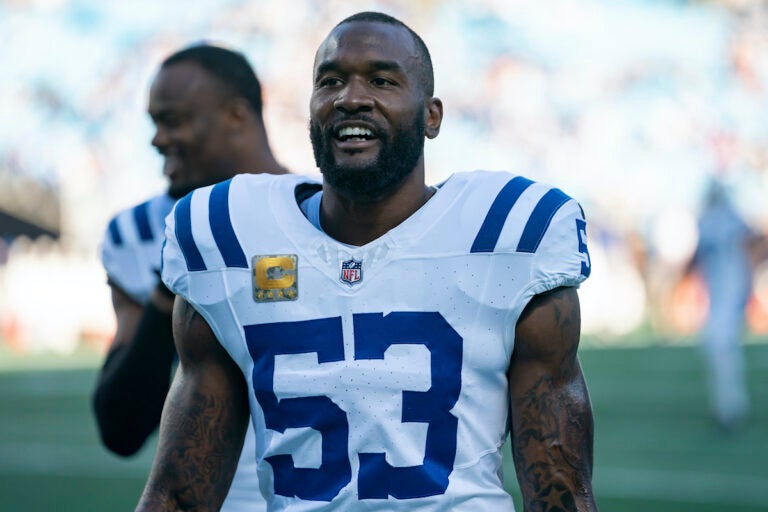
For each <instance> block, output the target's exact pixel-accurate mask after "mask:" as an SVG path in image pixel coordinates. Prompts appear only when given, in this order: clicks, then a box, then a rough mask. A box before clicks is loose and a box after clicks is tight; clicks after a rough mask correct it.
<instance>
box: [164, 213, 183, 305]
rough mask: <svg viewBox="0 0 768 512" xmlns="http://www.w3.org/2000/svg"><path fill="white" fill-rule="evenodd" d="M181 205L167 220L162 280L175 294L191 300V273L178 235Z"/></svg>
mask: <svg viewBox="0 0 768 512" xmlns="http://www.w3.org/2000/svg"><path fill="white" fill-rule="evenodd" d="M179 203H181V201H179ZM179 203H177V204H176V206H174V208H173V210H171V213H169V214H168V216H167V217H166V218H165V243H164V244H163V249H162V267H161V279H162V281H163V284H165V286H167V287H168V289H169V290H171V291H172V292H173V293H174V294H176V295H180V296H181V297H182V298H184V299H186V300H189V273H188V269H187V264H186V260H185V258H184V253H183V252H182V250H181V246H180V243H179V238H178V236H177V233H176V224H177V209H179ZM182 208H183V204H182Z"/></svg>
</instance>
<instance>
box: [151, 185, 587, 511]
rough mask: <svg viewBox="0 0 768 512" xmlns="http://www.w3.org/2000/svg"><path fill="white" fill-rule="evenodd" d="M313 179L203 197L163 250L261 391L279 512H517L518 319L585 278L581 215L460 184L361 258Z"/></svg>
mask: <svg viewBox="0 0 768 512" xmlns="http://www.w3.org/2000/svg"><path fill="white" fill-rule="evenodd" d="M307 181H309V178H301V177H298V176H270V175H240V176H237V177H235V178H233V179H232V180H230V181H226V182H222V183H219V184H217V185H215V186H213V187H207V188H203V189H199V190H197V191H195V192H194V193H193V194H190V195H188V196H186V197H185V198H183V199H182V200H180V201H179V202H178V204H177V205H176V208H175V210H174V212H173V213H172V214H171V215H169V216H168V218H167V226H166V236H167V238H168V241H167V243H166V246H165V249H164V251H163V280H164V282H165V283H166V285H167V286H168V287H169V288H170V289H171V290H173V291H174V292H175V293H177V294H179V295H181V296H182V297H184V298H185V299H186V300H187V301H188V302H190V303H191V304H192V305H193V306H194V308H195V309H196V310H197V311H198V312H199V313H200V314H201V315H202V316H203V317H204V318H205V320H206V321H207V322H208V324H209V325H210V326H211V328H212V329H213V331H214V333H215V334H216V336H217V337H218V339H219V340H220V342H221V343H222V345H223V346H224V347H225V348H226V350H227V351H228V353H229V354H230V355H231V356H232V358H233V359H234V360H235V361H236V362H237V364H238V365H239V366H240V368H241V369H242V371H243V374H244V375H245V378H246V380H247V382H248V386H249V393H250V402H251V411H252V423H253V424H254V425H255V428H256V454H257V461H258V472H259V479H260V482H261V490H262V493H263V494H264V496H265V497H266V499H267V502H268V503H269V510H291V511H310V510H311V511H315V510H333V511H351V510H369V511H372V510H381V511H384V510H403V511H405V510H407V511H415V510H430V511H432V510H435V511H444V510H452V511H467V512H476V511H478V510H494V511H495V510H512V508H513V504H512V500H511V498H510V496H509V495H508V494H507V493H506V492H505V491H504V488H503V475H502V453H501V447H502V445H503V443H504V440H505V438H506V436H507V434H508V426H507V411H508V403H509V397H508V389H507V375H506V373H507V368H508V366H509V361H510V356H511V354H512V350H513V348H514V333H515V324H516V322H517V319H518V317H519V316H520V313H521V312H522V310H523V308H524V307H525V305H526V304H527V303H528V301H529V300H530V299H531V297H533V296H534V295H535V294H538V293H541V292H545V291H547V290H551V289H553V288H556V287H559V286H578V285H579V283H581V282H582V281H583V280H584V279H585V278H586V277H587V276H588V274H589V271H590V263H589V256H588V253H587V247H586V239H585V237H586V233H585V226H586V225H585V221H584V216H583V213H582V211H581V208H580V206H579V205H578V203H577V202H576V201H574V200H573V199H571V198H570V197H568V196H567V195H565V194H564V193H563V192H561V191H560V190H558V189H555V188H552V187H550V186H548V185H544V184H541V183H535V182H532V181H530V180H527V179H525V178H523V177H521V176H514V175H511V174H508V173H503V172H484V171H476V172H471V173H460V174H455V175H453V176H452V177H451V178H450V179H448V180H447V181H446V182H445V183H443V184H442V185H441V186H440V188H439V190H438V191H437V193H436V194H435V195H434V196H433V197H432V198H431V199H430V200H429V201H428V202H427V203H426V204H425V205H424V206H422V207H421V208H420V209H419V210H418V211H417V212H415V213H414V214H413V215H411V217H409V218H408V219H406V220H405V221H404V222H403V223H402V224H400V225H399V226H397V227H396V228H394V229H392V230H391V231H389V232H388V233H386V234H385V235H383V236H382V237H380V238H379V239H377V240H374V241H372V242H370V243H368V244H366V245H365V246H362V247H351V246H348V245H345V244H342V243H339V242H337V241H335V240H334V239H332V238H330V237H329V236H327V235H326V234H324V233H323V232H322V231H320V230H319V229H316V228H315V227H314V226H313V225H312V224H311V223H310V222H309V221H308V220H307V219H306V218H305V217H304V215H303V213H302V211H301V210H300V207H299V206H298V205H297V203H296V199H295V188H296V186H297V185H298V184H300V183H304V182H307ZM253 198H259V201H254V199H253Z"/></svg>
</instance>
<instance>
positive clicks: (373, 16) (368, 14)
mask: <svg viewBox="0 0 768 512" xmlns="http://www.w3.org/2000/svg"><path fill="white" fill-rule="evenodd" d="M355 21H362V22H370V23H387V24H389V25H396V26H398V27H402V28H404V29H405V30H407V31H408V33H409V34H411V37H413V42H414V43H416V48H417V49H418V50H419V52H421V57H422V59H421V60H422V65H421V66H419V70H418V73H419V81H420V82H421V85H422V87H423V88H424V91H425V92H426V94H427V96H432V95H433V94H434V93H435V72H434V70H433V69H432V57H431V56H430V55H429V49H428V48H427V45H426V43H424V40H423V39H422V38H421V37H420V36H419V34H417V33H416V32H414V31H413V29H411V27H409V26H408V25H406V24H405V23H403V22H402V21H400V20H398V19H397V18H394V17H392V16H390V15H389V14H384V13H383V12H375V11H363V12H359V13H357V14H353V15H352V16H349V17H347V18H344V19H343V20H341V21H340V22H339V23H338V24H337V25H336V27H338V26H340V25H343V24H344V23H352V22H355ZM336 27H334V28H336Z"/></svg>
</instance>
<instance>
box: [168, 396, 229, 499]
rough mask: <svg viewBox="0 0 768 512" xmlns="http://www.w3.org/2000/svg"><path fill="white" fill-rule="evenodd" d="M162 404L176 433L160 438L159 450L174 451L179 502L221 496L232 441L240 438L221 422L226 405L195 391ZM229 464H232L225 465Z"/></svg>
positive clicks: (226, 475)
mask: <svg viewBox="0 0 768 512" xmlns="http://www.w3.org/2000/svg"><path fill="white" fill-rule="evenodd" d="M166 407H168V408H169V411H168V414H167V421H168V426H169V428H170V429H171V431H173V432H177V434H176V435H175V436H174V437H173V438H170V439H165V440H163V442H162V444H161V446H160V449H163V450H168V451H171V452H172V453H174V454H175V456H176V458H177V462H176V464H175V467H177V468H180V470H181V471H182V472H183V473H182V474H181V475H179V476H178V477H179V478H180V481H181V482H185V485H184V486H183V489H182V490H180V491H179V493H178V499H179V503H180V504H181V505H182V506H183V505H184V504H192V503H206V501H207V500H208V499H210V498H211V497H212V496H222V497H223V496H225V495H226V493H227V490H228V489H229V484H230V483H231V480H232V476H233V474H234V472H233V471H232V469H234V468H233V467H230V468H228V467H227V462H230V463H231V460H232V458H233V453H234V455H235V456H236V455H237V454H238V453H239V450H238V449H237V446H239V445H235V446H236V448H235V449H234V450H233V449H232V446H233V443H236V441H237V440H239V439H241V438H242V431H241V430H239V429H237V428H234V427H230V428H228V429H226V428H223V426H225V425H232V423H233V422H231V421H222V420H223V416H224V415H225V410H226V408H227V407H226V404H224V403H222V402H221V401H220V400H217V399H216V398H215V397H212V396H206V395H203V394H200V393H195V394H194V395H193V396H191V397H190V398H189V399H188V400H183V401H181V403H178V401H175V400H173V401H170V402H169V403H168V404H167V405H166ZM229 466H232V465H231V464H229Z"/></svg>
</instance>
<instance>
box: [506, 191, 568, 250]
mask: <svg viewBox="0 0 768 512" xmlns="http://www.w3.org/2000/svg"><path fill="white" fill-rule="evenodd" d="M570 199H571V198H570V197H568V196H567V195H565V194H564V193H563V192H562V191H561V190H559V189H556V188H553V189H552V190H550V191H549V192H547V193H546V194H544V196H543V197H542V198H541V199H540V200H539V203H538V204H537V205H536V207H535V208H534V209H533V212H532V213H531V216H530V217H528V222H526V223H525V228H524V229H523V234H522V235H521V236H520V242H519V243H518V244H517V252H536V249H538V248H539V244H540V243H541V239H542V238H543V237H544V233H546V231H547V228H548V227H549V224H550V222H552V217H554V216H555V213H556V212H557V210H559V209H560V207H561V206H563V205H564V204H565V203H567V202H568V201H569V200H570Z"/></svg>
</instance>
